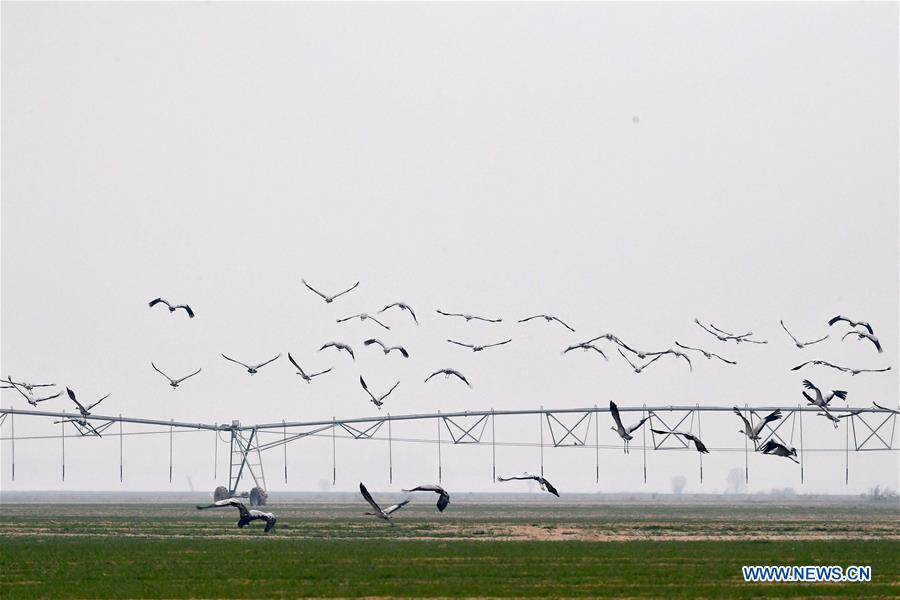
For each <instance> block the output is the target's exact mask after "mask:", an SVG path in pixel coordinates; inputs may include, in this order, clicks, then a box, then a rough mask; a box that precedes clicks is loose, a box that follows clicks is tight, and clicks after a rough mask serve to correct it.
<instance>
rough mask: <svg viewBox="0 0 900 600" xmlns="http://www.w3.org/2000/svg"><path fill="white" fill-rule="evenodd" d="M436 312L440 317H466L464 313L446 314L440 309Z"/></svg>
mask: <svg viewBox="0 0 900 600" xmlns="http://www.w3.org/2000/svg"><path fill="white" fill-rule="evenodd" d="M435 312H436V313H437V314H439V315H444V316H445V317H463V316H465V315H463V314H462V313H448V312H444V311H442V310H441V309H439V308H438V309H437V310H436V311H435Z"/></svg>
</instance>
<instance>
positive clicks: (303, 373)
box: [288, 352, 333, 383]
mask: <svg viewBox="0 0 900 600" xmlns="http://www.w3.org/2000/svg"><path fill="white" fill-rule="evenodd" d="M288 360H289V361H290V362H291V364H292V365H294V368H296V369H297V375H299V376H300V377H302V378H303V381H305V382H306V383H310V382H312V380H313V377H318V376H319V375H324V374H325V373H327V372H328V371H330V370H331V369H332V368H333V367H330V368H328V369H325V370H324V371H319V372H318V373H310V374H307V373H306V371H304V370H303V368H302V367H301V366H300V365H298V364H297V361H296V360H294V357H293V356H291V353H290V352H288Z"/></svg>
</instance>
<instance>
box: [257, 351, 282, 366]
mask: <svg viewBox="0 0 900 600" xmlns="http://www.w3.org/2000/svg"><path fill="white" fill-rule="evenodd" d="M279 358H281V352H279V353H278V356H276V357H274V358H270V359H269V360H267V361H266V362H262V363H259V364H258V365H256V367H255V368H257V369H260V368H262V367H264V366H266V365H267V364H269V363H270V362H273V361H276V360H278V359H279Z"/></svg>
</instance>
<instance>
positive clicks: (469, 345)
mask: <svg viewBox="0 0 900 600" xmlns="http://www.w3.org/2000/svg"><path fill="white" fill-rule="evenodd" d="M447 341H448V342H450V343H451V344H456V345H457V346H463V347H465V348H474V347H475V346H473V345H472V344H464V343H462V342H457V341H456V340H447Z"/></svg>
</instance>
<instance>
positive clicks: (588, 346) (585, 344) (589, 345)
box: [562, 342, 609, 362]
mask: <svg viewBox="0 0 900 600" xmlns="http://www.w3.org/2000/svg"><path fill="white" fill-rule="evenodd" d="M572 350H581V351H582V352H587V351H588V350H596V351H597V352H599V353H600V356H602V357H603V359H604V360H605V361H606V362H609V358H607V356H606V353H605V352H604V351H603V350H601V349H600V348H598V347H597V346H595V345H594V344H592V343H590V342H581V343H580V344H575V345H572V346H569V347H568V348H566V349H565V350H563V351H562V353H563V354H567V353H569V352H571V351H572Z"/></svg>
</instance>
